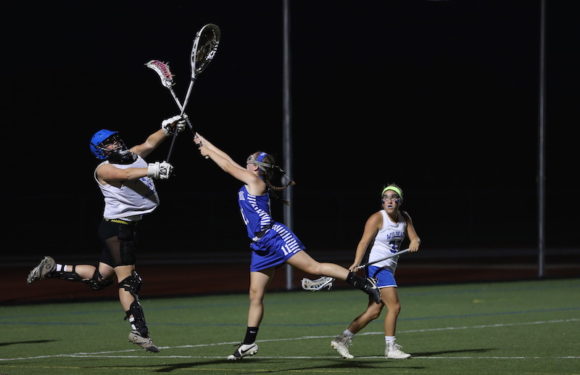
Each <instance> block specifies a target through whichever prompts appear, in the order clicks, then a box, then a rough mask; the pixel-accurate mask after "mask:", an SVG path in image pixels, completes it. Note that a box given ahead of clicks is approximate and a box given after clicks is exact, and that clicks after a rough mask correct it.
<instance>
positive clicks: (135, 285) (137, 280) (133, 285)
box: [119, 271, 143, 299]
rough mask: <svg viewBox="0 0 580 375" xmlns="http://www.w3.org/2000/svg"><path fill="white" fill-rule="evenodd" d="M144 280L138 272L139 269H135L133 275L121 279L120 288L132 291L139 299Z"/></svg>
mask: <svg viewBox="0 0 580 375" xmlns="http://www.w3.org/2000/svg"><path fill="white" fill-rule="evenodd" d="M142 283H143V280H142V279H141V277H140V276H139V274H138V273H137V271H133V272H132V273H131V276H128V277H126V278H124V279H123V280H121V282H120V283H119V289H121V288H123V289H125V290H126V291H127V292H129V293H131V294H132V295H133V297H135V299H138V296H139V291H140V290H141V284H142Z"/></svg>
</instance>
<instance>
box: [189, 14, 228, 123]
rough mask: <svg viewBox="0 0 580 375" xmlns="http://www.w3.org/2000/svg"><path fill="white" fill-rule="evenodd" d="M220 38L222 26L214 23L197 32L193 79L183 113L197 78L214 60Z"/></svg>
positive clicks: (192, 69) (194, 44)
mask: <svg viewBox="0 0 580 375" xmlns="http://www.w3.org/2000/svg"><path fill="white" fill-rule="evenodd" d="M220 38H221V31H220V28H219V27H218V26H217V25H214V24H213V23H208V24H207V25H205V26H204V27H202V28H201V30H199V31H198V32H197V34H195V39H194V41H193V48H192V49H191V80H190V81H189V87H188V88H187V94H186V95H185V100H184V101H183V106H182V107H181V115H183V113H184V112H185V107H187V103H188V102H189V96H190V94H191V89H192V88H193V84H194V83H195V79H196V78H197V76H198V75H199V74H201V72H203V71H204V70H205V68H206V67H207V65H208V64H209V63H210V62H211V60H213V58H214V56H215V53H216V52H217V48H218V46H219V44H220Z"/></svg>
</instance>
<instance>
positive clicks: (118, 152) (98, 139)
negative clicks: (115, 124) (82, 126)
mask: <svg viewBox="0 0 580 375" xmlns="http://www.w3.org/2000/svg"><path fill="white" fill-rule="evenodd" d="M89 148H90V150H91V152H92V153H93V155H95V156H96V157H97V159H100V160H107V159H109V160H110V161H111V162H113V163H116V164H126V163H128V162H133V161H134V160H135V158H134V157H133V156H132V155H131V154H132V153H131V152H129V151H128V150H127V146H126V145H125V142H124V141H123V139H121V137H120V136H119V132H117V131H111V130H107V129H102V130H99V131H98V132H96V133H95V134H94V135H93V137H92V138H91V142H90V144H89Z"/></svg>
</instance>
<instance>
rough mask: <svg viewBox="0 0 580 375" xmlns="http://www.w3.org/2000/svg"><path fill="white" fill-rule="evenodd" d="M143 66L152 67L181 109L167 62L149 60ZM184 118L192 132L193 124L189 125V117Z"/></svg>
mask: <svg viewBox="0 0 580 375" xmlns="http://www.w3.org/2000/svg"><path fill="white" fill-rule="evenodd" d="M145 66H146V67H148V68H150V69H152V70H153V71H154V72H155V73H157V75H158V76H159V78H161V84H162V85H163V86H165V87H167V89H169V92H170V93H171V96H173V100H174V101H175V104H177V107H178V108H179V110H180V111H182V109H183V106H182V105H181V102H180V101H179V98H178V97H177V95H175V91H173V85H174V84H175V82H173V77H174V75H173V74H172V73H171V70H170V69H169V63H164V62H161V61H159V60H151V61H149V62H148V63H147V64H145ZM185 120H186V122H187V126H189V129H190V130H191V131H192V132H193V126H192V125H191V122H189V118H186V119H185Z"/></svg>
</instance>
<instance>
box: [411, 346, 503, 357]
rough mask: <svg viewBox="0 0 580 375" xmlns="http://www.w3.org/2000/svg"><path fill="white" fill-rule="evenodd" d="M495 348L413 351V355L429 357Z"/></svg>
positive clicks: (485, 351) (479, 351) (488, 350)
mask: <svg viewBox="0 0 580 375" xmlns="http://www.w3.org/2000/svg"><path fill="white" fill-rule="evenodd" d="M492 350H496V349H495V348H480V349H461V350H440V351H436V352H413V357H431V356H434V355H441V354H457V353H487V352H490V351H492Z"/></svg>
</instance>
